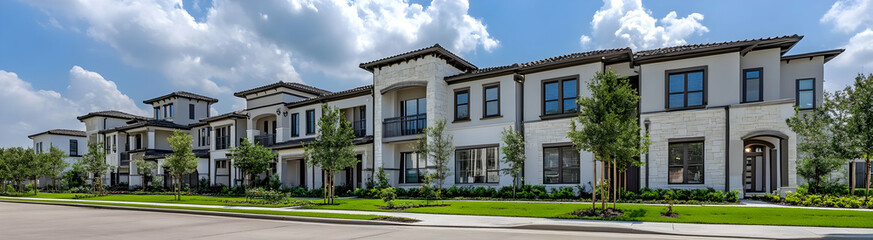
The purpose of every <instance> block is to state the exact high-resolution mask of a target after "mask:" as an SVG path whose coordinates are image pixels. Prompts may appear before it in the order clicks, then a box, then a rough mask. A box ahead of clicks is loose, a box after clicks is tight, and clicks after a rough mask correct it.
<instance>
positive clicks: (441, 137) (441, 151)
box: [413, 119, 455, 195]
mask: <svg viewBox="0 0 873 240" xmlns="http://www.w3.org/2000/svg"><path fill="white" fill-rule="evenodd" d="M452 139H453V136H452V135H451V134H448V133H446V120H445V119H440V120H436V124H434V126H430V127H427V128H425V129H424V136H421V137H418V140H417V141H416V143H415V145H413V151H414V152H416V153H417V154H422V155H425V156H429V157H431V158H432V159H433V164H434V171H433V173H432V174H431V175H430V177H431V178H432V180H436V184H437V187H438V188H437V190H436V191H437V194H436V195H440V191H442V189H443V183H445V181H446V178H448V177H449V175H451V172H450V171H449V161H450V160H451V156H452V153H453V152H454V151H455V147H454V146H452Z"/></svg>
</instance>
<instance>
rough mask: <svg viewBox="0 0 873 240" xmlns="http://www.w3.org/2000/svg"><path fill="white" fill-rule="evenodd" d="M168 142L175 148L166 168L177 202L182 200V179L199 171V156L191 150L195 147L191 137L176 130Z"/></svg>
mask: <svg viewBox="0 0 873 240" xmlns="http://www.w3.org/2000/svg"><path fill="white" fill-rule="evenodd" d="M167 141H168V142H170V147H171V148H173V154H171V155H169V156H167V159H166V160H165V161H164V166H165V167H167V169H168V170H169V172H170V176H171V177H172V180H173V186H174V190H175V192H176V200H182V177H183V176H185V175H186V174H189V173H192V172H194V171H195V170H197V156H195V155H194V152H193V151H192V150H191V149H192V148H193V147H194V146H193V145H192V144H193V143H192V141H191V135H188V134H186V133H182V132H181V131H179V130H176V131H173V136H170V137H168V138H167Z"/></svg>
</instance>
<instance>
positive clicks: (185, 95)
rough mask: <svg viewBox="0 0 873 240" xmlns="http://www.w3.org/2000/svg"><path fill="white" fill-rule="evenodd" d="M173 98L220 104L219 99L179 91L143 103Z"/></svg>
mask: <svg viewBox="0 0 873 240" xmlns="http://www.w3.org/2000/svg"><path fill="white" fill-rule="evenodd" d="M171 97H180V98H187V99H193V100H200V101H205V102H208V103H217V102H218V99H215V98H211V97H207V96H203V95H199V94H194V93H190V92H184V91H178V92H172V93H170V94H167V95H164V96H160V97H156V98H152V99H149V100H145V101H142V103H145V104H152V103H153V102H157V101H161V100H164V99H167V98H171Z"/></svg>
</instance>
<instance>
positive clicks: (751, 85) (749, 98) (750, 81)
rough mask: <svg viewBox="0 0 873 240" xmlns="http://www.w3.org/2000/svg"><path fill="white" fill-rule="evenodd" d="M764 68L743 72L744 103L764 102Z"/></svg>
mask: <svg viewBox="0 0 873 240" xmlns="http://www.w3.org/2000/svg"><path fill="white" fill-rule="evenodd" d="M763 71H764V69H763V68H753V69H746V70H743V102H760V101H763V100H764V81H763V80H762V79H763V77H764V74H763Z"/></svg>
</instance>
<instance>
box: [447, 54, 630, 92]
mask: <svg viewBox="0 0 873 240" xmlns="http://www.w3.org/2000/svg"><path fill="white" fill-rule="evenodd" d="M632 54H633V52H632V51H631V49H630V48H615V49H604V50H595V51H588V52H579V53H571V54H567V55H561V56H555V57H550V58H546V59H541V60H537V61H532V62H526V63H521V64H512V65H504V66H498V67H490V68H482V69H477V70H473V71H469V72H465V73H461V74H457V75H454V76H448V77H446V78H445V81H446V82H448V83H455V82H462V81H469V80H475V79H481V78H486V77H491V76H497V75H503V74H510V73H515V72H519V73H525V72H528V73H529V72H536V71H544V70H549V69H554V68H561V67H567V66H572V65H578V64H585V63H591V62H599V61H604V62H606V63H614V62H622V61H630V60H631V57H632Z"/></svg>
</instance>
